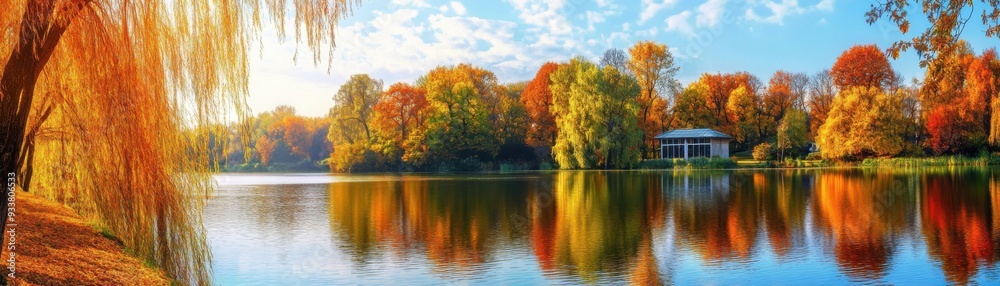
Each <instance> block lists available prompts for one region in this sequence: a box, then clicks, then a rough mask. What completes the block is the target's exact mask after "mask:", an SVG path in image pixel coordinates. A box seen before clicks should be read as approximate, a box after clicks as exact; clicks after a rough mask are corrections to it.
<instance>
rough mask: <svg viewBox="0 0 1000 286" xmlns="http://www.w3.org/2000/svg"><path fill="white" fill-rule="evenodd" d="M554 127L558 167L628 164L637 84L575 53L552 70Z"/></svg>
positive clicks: (632, 155) (635, 135) (634, 138)
mask: <svg viewBox="0 0 1000 286" xmlns="http://www.w3.org/2000/svg"><path fill="white" fill-rule="evenodd" d="M551 90H552V102H553V105H552V113H553V114H554V115H555V118H556V126H557V128H558V130H559V132H558V135H557V138H556V144H555V146H553V148H552V153H553V155H554V157H555V159H556V162H558V163H559V167H560V168H563V169H585V168H595V167H597V168H628V167H632V166H634V165H635V164H636V163H638V161H639V156H640V155H639V145H640V144H641V139H642V129H640V128H639V126H638V119H637V116H638V113H639V106H638V103H637V102H636V99H637V97H638V96H639V86H638V84H637V83H636V81H635V80H634V79H633V78H631V77H629V76H627V75H625V74H622V73H621V72H620V71H618V70H617V69H615V68H614V67H612V66H606V67H605V68H604V69H601V68H599V67H597V65H595V64H594V63H592V62H590V61H588V60H586V59H584V58H582V57H576V58H574V59H572V60H571V61H570V62H569V64H567V65H563V66H561V67H560V68H559V69H557V70H556V71H555V72H554V73H553V74H552V86H551Z"/></svg>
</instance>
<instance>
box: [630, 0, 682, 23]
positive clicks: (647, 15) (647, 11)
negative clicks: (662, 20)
mask: <svg viewBox="0 0 1000 286" xmlns="http://www.w3.org/2000/svg"><path fill="white" fill-rule="evenodd" d="M674 4H677V0H663V1H660V2H654V0H642V13H640V14H639V24H642V23H645V22H646V21H649V19H652V18H653V17H654V16H656V13H658V12H660V10H663V9H665V8H669V7H671V6H674Z"/></svg>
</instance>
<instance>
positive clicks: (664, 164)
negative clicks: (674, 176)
mask: <svg viewBox="0 0 1000 286" xmlns="http://www.w3.org/2000/svg"><path fill="white" fill-rule="evenodd" d="M543 164H544V163H543ZM673 168H674V160H673V159H651V160H645V161H642V162H641V163H639V169H645V170H660V169H673Z"/></svg>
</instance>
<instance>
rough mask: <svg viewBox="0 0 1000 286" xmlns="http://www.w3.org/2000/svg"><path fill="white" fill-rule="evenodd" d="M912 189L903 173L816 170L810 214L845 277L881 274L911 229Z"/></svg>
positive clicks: (911, 183) (871, 278)
mask: <svg viewBox="0 0 1000 286" xmlns="http://www.w3.org/2000/svg"><path fill="white" fill-rule="evenodd" d="M915 190H916V185H915V184H914V183H913V181H912V180H910V179H909V178H908V176H907V175H893V174H887V173H861V172H858V171H854V170H852V171H832V170H831V171H824V172H823V173H821V174H820V175H819V178H818V179H817V185H816V190H815V195H814V196H813V198H814V204H815V206H816V207H815V208H814V215H813V217H814V219H815V223H816V224H817V225H818V226H819V229H821V230H822V233H823V234H825V235H826V236H825V237H824V238H826V239H829V240H832V243H833V254H834V256H835V259H836V260H837V263H838V264H839V265H840V266H841V267H842V271H844V272H845V273H846V274H847V275H848V276H849V277H852V278H854V279H862V280H873V279H880V278H882V277H884V276H885V274H886V273H885V272H886V270H887V269H888V266H889V258H890V257H891V256H892V255H893V253H894V251H895V245H897V244H898V243H899V241H900V240H901V239H902V238H905V237H906V236H907V232H911V231H913V230H915V229H916V227H915V221H914V217H915V214H916V209H915V199H916V192H915ZM827 245H828V244H827Z"/></svg>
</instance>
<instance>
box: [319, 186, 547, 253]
mask: <svg viewBox="0 0 1000 286" xmlns="http://www.w3.org/2000/svg"><path fill="white" fill-rule="evenodd" d="M530 189H531V188H530V185H529V184H528V183H527V182H524V181H503V182H491V183H490V184H483V183H482V182H481V181H472V180H429V179H426V178H420V177H410V178H407V177H404V178H402V179H401V180H400V181H379V182H352V183H335V184H331V185H330V189H329V198H330V207H329V213H330V223H331V226H332V228H333V229H334V230H335V233H336V234H337V237H338V238H339V239H341V240H342V241H343V242H344V248H346V249H348V250H349V251H350V254H351V256H352V257H353V259H354V260H355V262H357V263H358V264H359V265H362V266H363V265H366V264H367V263H368V262H370V261H372V259H378V258H379V257H381V256H383V255H386V254H389V253H391V254H393V255H395V256H397V257H409V256H412V255H421V256H423V257H426V258H427V259H429V260H430V261H431V262H433V263H434V265H435V269H434V270H435V271H437V272H440V273H449V272H452V273H453V272H455V271H472V270H473V269H477V268H476V267H474V266H476V265H479V264H482V263H485V262H487V261H490V260H491V258H490V255H491V253H492V251H493V249H494V248H495V247H496V245H497V244H498V243H500V242H498V241H497V240H498V239H503V238H509V237H514V235H513V234H512V232H514V231H516V229H515V227H513V226H512V225H513V223H512V219H511V218H512V216H509V215H508V214H511V213H526V210H525V209H524V208H525V204H524V200H525V198H526V192H527V190H530Z"/></svg>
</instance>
